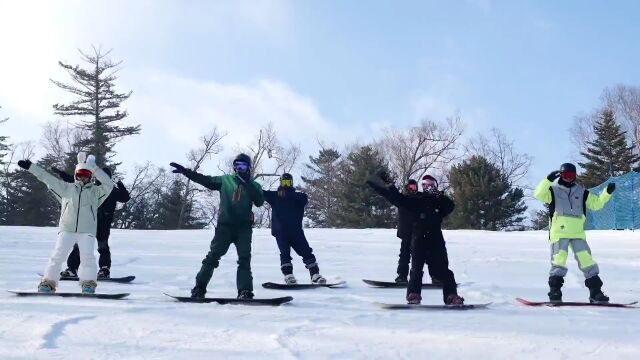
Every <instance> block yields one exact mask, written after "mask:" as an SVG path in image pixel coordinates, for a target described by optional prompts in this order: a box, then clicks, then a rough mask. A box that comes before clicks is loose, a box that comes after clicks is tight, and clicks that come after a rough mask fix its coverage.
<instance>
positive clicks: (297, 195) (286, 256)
mask: <svg viewBox="0 0 640 360" xmlns="http://www.w3.org/2000/svg"><path fill="white" fill-rule="evenodd" d="M264 198H265V200H266V201H267V202H268V203H269V205H271V235H273V236H275V238H276V241H277V243H278V248H279V249H280V269H281V270H282V274H283V275H284V281H285V283H287V284H297V280H296V278H295V276H294V275H293V264H292V263H291V260H292V258H291V249H292V248H293V250H294V251H295V252H296V253H297V254H298V255H300V256H301V257H302V262H303V263H304V265H305V267H306V268H307V269H308V270H309V274H310V276H311V282H312V283H314V284H325V283H326V282H327V281H326V279H325V278H324V277H322V275H320V269H319V267H318V263H317V262H316V257H315V256H314V255H313V249H312V248H311V247H310V246H309V242H308V241H307V239H306V237H305V236H304V230H303V229H302V218H303V217H304V208H305V206H306V205H307V202H308V198H307V194H305V193H303V192H297V191H296V189H295V188H294V187H293V176H291V174H288V173H284V174H282V176H281V177H280V186H279V187H278V190H277V191H271V190H269V191H264Z"/></svg>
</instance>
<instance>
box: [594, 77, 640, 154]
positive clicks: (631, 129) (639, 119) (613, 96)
mask: <svg viewBox="0 0 640 360" xmlns="http://www.w3.org/2000/svg"><path fill="white" fill-rule="evenodd" d="M602 99H603V101H604V102H605V104H606V106H607V107H608V108H609V109H611V110H613V111H614V112H615V114H616V119H618V120H619V121H620V122H621V125H622V126H623V127H624V129H625V130H626V131H627V136H628V138H629V141H632V142H633V144H634V145H635V147H636V153H637V154H640V87H637V86H628V85H622V84H619V85H616V86H615V87H613V88H606V89H604V91H603V93H602Z"/></svg>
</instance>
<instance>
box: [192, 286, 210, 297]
mask: <svg viewBox="0 0 640 360" xmlns="http://www.w3.org/2000/svg"><path fill="white" fill-rule="evenodd" d="M206 293H207V289H203V288H201V287H198V286H194V287H193V289H191V297H192V298H194V299H204V295H205V294H206Z"/></svg>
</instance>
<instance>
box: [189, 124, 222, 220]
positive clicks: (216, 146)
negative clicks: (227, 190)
mask: <svg viewBox="0 0 640 360" xmlns="http://www.w3.org/2000/svg"><path fill="white" fill-rule="evenodd" d="M225 136H227V133H226V132H220V131H219V130H218V128H217V127H214V128H213V130H211V131H210V132H209V133H208V134H207V135H204V136H202V137H200V146H199V147H198V148H196V149H192V150H190V151H189V153H188V154H187V159H188V160H189V166H190V168H191V170H193V171H198V169H200V167H201V166H202V164H203V163H204V162H205V160H207V159H211V156H212V155H215V154H218V153H220V151H222V146H221V145H220V141H221V140H222V139H223V138H224V137H225ZM196 192H198V188H194V187H192V186H191V180H189V179H187V183H186V185H185V187H184V194H183V196H182V205H181V207H180V216H179V218H178V229H180V228H181V227H182V224H183V222H184V216H185V209H186V208H187V204H190V203H193V196H194V194H195V193H196Z"/></svg>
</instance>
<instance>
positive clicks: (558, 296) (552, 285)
mask: <svg viewBox="0 0 640 360" xmlns="http://www.w3.org/2000/svg"><path fill="white" fill-rule="evenodd" d="M563 284H564V278H563V277H562V276H557V275H554V276H549V293H547V295H549V301H550V302H562V290H560V289H561V288H562V285H563Z"/></svg>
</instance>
